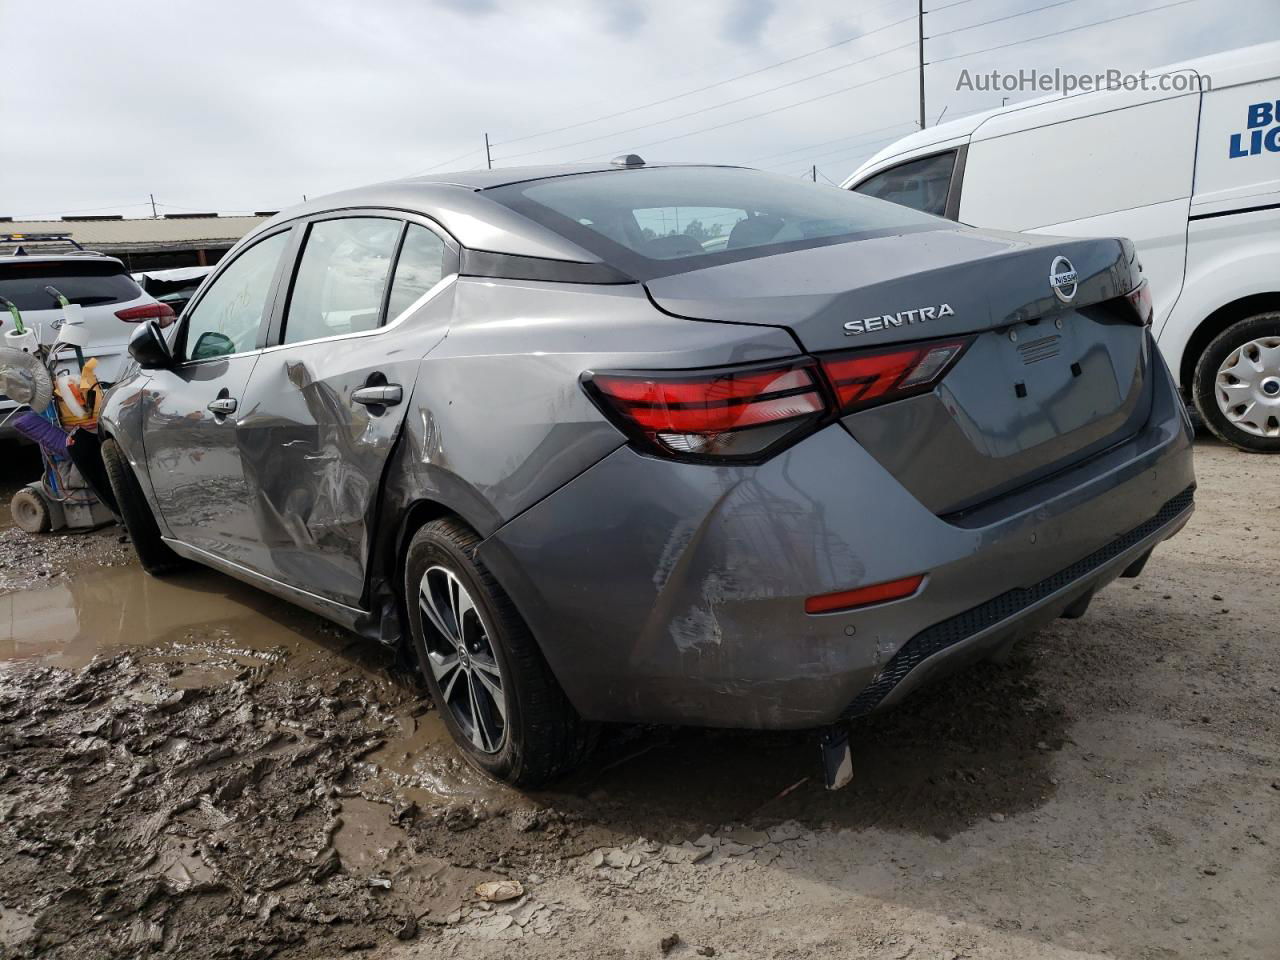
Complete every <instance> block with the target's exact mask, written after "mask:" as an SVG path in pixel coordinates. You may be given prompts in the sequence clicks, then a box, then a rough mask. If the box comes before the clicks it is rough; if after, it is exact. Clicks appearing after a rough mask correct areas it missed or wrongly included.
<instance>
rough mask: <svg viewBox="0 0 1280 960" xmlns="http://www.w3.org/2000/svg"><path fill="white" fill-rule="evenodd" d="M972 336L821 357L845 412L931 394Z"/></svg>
mask: <svg viewBox="0 0 1280 960" xmlns="http://www.w3.org/2000/svg"><path fill="white" fill-rule="evenodd" d="M970 342H971V338H968V339H964V338H962V339H956V340H946V341H943V342H937V341H934V342H932V343H919V344H911V345H909V346H900V347H891V348H888V349H885V350H859V351H858V352H856V353H841V354H831V355H828V356H824V357H821V358H820V360H821V364H822V372H823V373H824V374H825V375H826V377H827V380H828V381H829V382H830V383H831V387H832V389H833V390H834V391H835V396H836V400H837V401H838V402H839V404H840V412H841V413H849V412H851V411H853V410H862V409H864V408H866V407H870V406H875V405H877V404H881V403H888V402H889V401H890V400H901V399H902V398H903V397H909V396H913V395H915V394H918V393H927V392H928V391H929V390H932V389H933V387H934V386H935V385H936V384H937V382H938V381H939V380H941V379H942V378H943V377H944V376H946V374H947V371H948V370H950V369H951V368H952V367H953V366H955V364H956V361H957V360H959V359H960V355H961V354H962V353H964V351H965V348H966V347H968V346H969V343H970Z"/></svg>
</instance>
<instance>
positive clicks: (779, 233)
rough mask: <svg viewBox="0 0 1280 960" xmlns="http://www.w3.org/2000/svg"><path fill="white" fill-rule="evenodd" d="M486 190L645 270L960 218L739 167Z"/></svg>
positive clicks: (625, 173) (936, 225) (653, 273)
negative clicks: (927, 213) (928, 213)
mask: <svg viewBox="0 0 1280 960" xmlns="http://www.w3.org/2000/svg"><path fill="white" fill-rule="evenodd" d="M486 193H487V195H489V196H491V197H492V198H493V199H495V200H498V201H499V202H501V203H504V204H506V205H507V206H509V207H511V208H513V209H515V210H517V211H519V212H520V213H523V214H524V215H525V216H527V217H529V218H530V219H533V220H536V221H538V222H539V223H542V224H544V225H546V226H548V227H550V228H552V229H554V230H555V231H556V232H557V233H561V234H563V235H564V236H566V237H568V238H569V239H571V240H573V241H574V242H576V243H578V244H579V245H581V246H582V247H584V248H586V249H587V250H589V251H591V252H592V253H595V254H596V255H598V256H599V257H601V259H603V260H604V261H605V262H607V263H612V264H614V265H616V266H618V267H620V268H621V269H623V270H625V271H627V272H628V273H631V274H632V275H634V276H636V277H637V278H638V279H648V278H652V277H657V276H665V275H667V274H671V273H679V272H683V271H685V270H693V269H697V268H698V267H702V266H710V265H712V264H714V263H724V262H728V261H732V260H742V259H748V258H751V257H760V256H767V255H769V254H772V253H779V252H783V251H786V250H793V249H802V248H804V247H806V246H821V245H826V244H829V243H842V242H846V241H850V240H857V239H861V238H864V237H868V236H881V235H884V234H886V233H903V232H908V231H915V230H937V229H944V228H947V227H950V226H952V224H949V223H947V222H946V221H942V220H939V219H937V218H935V217H931V216H927V215H925V214H922V213H918V212H916V211H914V210H909V209H906V208H904V207H901V206H898V205H896V204H891V203H885V202H883V201H880V200H875V199H873V198H870V197H865V196H862V195H860V194H856V193H850V192H849V191H847V190H840V189H838V188H836V187H829V186H821V185H818V184H815V183H811V182H809V181H805V180H797V179H792V178H789V177H780V176H775V175H773V174H768V173H760V172H759V171H756V170H743V169H737V168H732V167H657V168H653V169H647V170H619V171H606V172H601V173H588V174H580V175H576V176H568V177H556V178H552V179H547V180H534V181H528V182H525V183H517V184H512V185H510V186H507V187H500V188H498V189H495V190H490V191H486Z"/></svg>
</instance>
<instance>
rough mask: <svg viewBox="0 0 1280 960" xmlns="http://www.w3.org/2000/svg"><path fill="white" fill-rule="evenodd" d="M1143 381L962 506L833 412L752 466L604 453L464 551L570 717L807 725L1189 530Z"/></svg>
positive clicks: (1182, 483) (897, 684) (1071, 597)
mask: <svg viewBox="0 0 1280 960" xmlns="http://www.w3.org/2000/svg"><path fill="white" fill-rule="evenodd" d="M1154 373H1155V376H1154V383H1153V387H1154V397H1153V405H1152V411H1151V416H1150V418H1149V420H1148V422H1147V424H1146V425H1145V427H1144V428H1143V429H1142V430H1141V431H1140V432H1139V433H1138V434H1137V435H1135V436H1134V437H1132V438H1130V439H1129V440H1127V441H1125V442H1124V443H1122V444H1119V445H1117V446H1116V447H1113V448H1111V449H1110V450H1107V451H1105V452H1103V453H1101V454H1098V455H1096V456H1094V457H1093V458H1091V459H1090V460H1088V461H1087V462H1084V463H1081V464H1078V465H1076V466H1075V467H1073V468H1072V469H1070V470H1069V471H1066V472H1064V473H1061V474H1058V475H1056V476H1053V477H1050V478H1047V479H1045V480H1043V481H1041V482H1040V483H1038V484H1036V485H1035V486H1033V487H1029V488H1026V489H1023V490H1021V491H1017V492H1015V493H1012V494H1009V495H1007V496H1005V497H1003V498H1001V499H1000V500H999V501H996V502H994V503H989V504H986V505H984V506H982V507H981V508H979V509H977V510H974V511H971V512H970V513H968V514H966V515H965V516H963V517H960V518H955V517H952V518H942V517H938V516H936V515H934V514H933V513H931V512H930V511H929V510H927V509H926V508H925V507H924V506H923V505H921V504H920V502H919V501H917V500H916V499H914V498H913V497H912V496H911V495H910V494H908V493H907V492H906V491H905V490H904V489H903V488H902V486H901V485H900V484H898V483H897V482H896V481H895V480H894V479H893V477H892V476H890V475H889V474H888V473H887V472H886V471H885V470H884V468H882V467H881V466H880V465H879V463H877V462H876V460H875V459H874V458H872V457H871V456H870V455H869V454H868V453H867V452H866V451H865V450H864V449H862V448H861V447H860V446H859V445H858V444H857V443H855V442H853V441H852V439H851V438H850V436H849V435H848V434H847V433H846V432H845V431H844V429H843V428H842V427H840V426H839V425H833V426H831V427H829V428H827V429H825V430H822V431H820V432H819V433H816V434H814V435H813V436H811V437H809V438H807V439H806V440H804V441H803V442H801V443H799V444H797V445H796V446H794V447H792V448H790V449H789V450H787V451H786V452H784V453H783V454H781V455H779V456H778V457H775V458H774V459H772V460H770V461H769V462H767V463H765V464H763V465H761V466H758V467H724V468H721V467H706V466H700V465H687V464H675V463H669V462H665V461H659V460H655V459H651V458H647V457H644V456H641V455H639V454H637V453H635V452H634V451H632V450H630V449H629V448H623V449H620V450H618V451H616V452H615V453H613V454H611V455H610V456H609V457H606V458H605V459H604V460H603V461H601V462H600V463H598V464H597V465H596V466H594V467H592V468H591V469H590V470H588V471H586V472H585V473H583V474H582V475H580V476H579V477H577V478H576V479H575V480H573V481H572V482H571V483H569V484H567V485H565V486H564V487H562V488H561V489H560V490H558V491H557V492H556V493H554V494H552V495H551V496H550V497H548V498H546V499H545V500H543V501H541V502H540V503H538V504H537V505H535V506H534V507H532V508H531V509H529V510H528V511H526V512H525V513H523V514H521V515H520V516H519V517H517V518H515V519H514V520H512V521H511V522H510V523H508V524H506V525H505V526H504V527H502V528H501V529H500V530H499V531H498V532H497V533H495V534H494V535H493V536H492V537H491V538H489V539H488V540H487V541H485V543H484V544H483V545H482V547H481V556H482V558H483V559H484V560H485V561H486V563H487V564H488V565H489V566H490V568H491V569H492V570H493V571H494V573H495V574H496V575H497V577H498V579H499V580H500V582H502V584H503V585H504V587H505V588H506V589H507V591H508V592H509V593H510V594H511V596H512V599H513V600H514V602H515V603H516V606H517V607H518V608H519V610H520V611H521V613H522V614H523V615H524V617H525V619H526V620H527V621H528V623H529V625H530V627H531V629H532V630H533V632H534V635H535V636H536V637H537V638H538V641H539V643H540V645H541V647H542V649H543V652H544V654H545V655H546V657H547V660H548V662H549V664H550V665H551V668H552V670H553V671H554V672H555V674H556V676H557V678H558V679H559V680H560V682H561V684H562V686H563V687H564V689H565V691H566V693H567V694H568V696H569V698H570V700H571V701H572V702H573V703H574V705H575V707H577V709H578V710H579V712H580V713H581V714H582V715H583V716H584V717H587V718H589V719H593V720H614V721H629V722H664V723H679V724H698V725H708V726H728V727H748V728H804V727H813V726H819V725H822V724H825V723H830V722H832V721H835V720H837V719H839V718H840V717H841V716H846V715H849V714H860V713H866V712H869V711H870V710H874V709H879V708H881V707H884V706H888V705H890V704H892V703H894V702H897V701H898V700H900V699H901V698H902V697H904V696H905V695H906V694H907V693H908V692H909V691H910V690H911V689H913V688H915V687H916V686H918V685H919V684H920V683H921V682H923V681H924V680H926V679H929V678H931V677H933V676H935V675H937V673H939V672H940V671H942V670H944V669H946V668H948V667H951V666H955V665H958V664H960V663H963V662H965V661H966V660H968V659H970V658H972V657H975V656H978V655H980V654H981V653H982V652H983V651H985V650H986V649H988V648H989V647H992V646H995V645H998V644H1000V643H1002V642H1004V641H1005V640H1006V639H1008V638H1009V637H1011V636H1013V635H1016V634H1017V633H1019V632H1023V631H1027V630H1031V629H1034V628H1035V627H1036V626H1037V625H1038V624H1040V623H1043V622H1044V621H1045V620H1047V619H1051V618H1053V617H1055V616H1058V615H1059V614H1061V613H1062V612H1063V610H1065V609H1067V608H1068V607H1069V606H1070V605H1071V604H1072V603H1073V602H1075V601H1076V600H1077V599H1078V598H1080V597H1081V596H1082V595H1084V594H1090V593H1092V592H1093V591H1096V590H1097V589H1099V588H1100V587H1101V586H1103V585H1105V584H1106V583H1108V582H1110V580H1112V579H1114V578H1115V577H1116V576H1118V575H1119V574H1120V573H1121V572H1122V571H1123V570H1124V569H1125V568H1126V567H1128V566H1130V565H1131V564H1132V563H1133V562H1134V561H1135V560H1137V559H1139V558H1141V557H1142V556H1143V555H1144V554H1145V553H1146V552H1148V551H1149V550H1150V549H1152V548H1153V547H1154V545H1156V544H1157V543H1159V542H1160V541H1161V540H1162V539H1164V538H1166V537H1168V536H1171V535H1172V534H1173V533H1174V532H1176V531H1177V530H1178V529H1179V527H1180V526H1181V525H1182V524H1183V523H1185V522H1186V519H1187V517H1188V516H1189V515H1190V510H1191V506H1190V491H1191V490H1192V489H1193V487H1194V482H1195V480H1194V474H1193V471H1192V463H1191V439H1192V438H1191V432H1190V427H1189V424H1188V421H1187V418H1186V414H1185V411H1184V410H1183V408H1182V403H1181V400H1180V399H1179V398H1178V396H1177V393H1176V391H1175V390H1174V387H1173V383H1172V380H1171V378H1170V377H1169V375H1168V372H1167V371H1166V370H1165V369H1164V367H1163V365H1162V364H1159V363H1156V364H1155V370H1154ZM920 573H923V574H926V580H925V582H924V584H923V586H922V587H921V589H920V590H919V591H918V592H917V593H916V594H915V595H914V596H912V597H910V598H907V599H904V600H899V601H895V602H891V603H885V604H881V605H879V606H875V607H870V608H865V609H862V610H858V611H853V612H836V613H829V614H823V615H818V616H811V615H808V614H806V613H805V612H804V599H805V598H806V597H808V596H812V595H815V594H820V593H827V592H832V591H836V590H847V589H851V588H855V587H858V586H863V585H867V584H873V583H881V582H885V581H890V580H896V579H899V578H902V577H906V576H911V575H914V574H920ZM851 705H852V706H851Z"/></svg>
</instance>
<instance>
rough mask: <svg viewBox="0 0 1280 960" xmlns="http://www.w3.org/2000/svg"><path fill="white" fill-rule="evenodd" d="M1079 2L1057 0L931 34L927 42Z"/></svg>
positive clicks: (1075, 0)
mask: <svg viewBox="0 0 1280 960" xmlns="http://www.w3.org/2000/svg"><path fill="white" fill-rule="evenodd" d="M1078 2H1079V0H1055V2H1054V3H1046V4H1045V5H1044V6H1042V7H1032V8H1031V9H1030V10H1022V11H1020V12H1019V13H1010V14H1007V15H1005V16H1003V17H995V18H994V19H991V20H983V21H981V22H980V23H971V24H969V25H968V26H967V27H956V28H955V29H954V30H943V31H942V32H941V33H931V34H929V35H928V36H926V37H925V39H926V40H934V39H936V38H938V37H945V36H948V35H950V34H953V33H964V32H965V31H966V30H976V29H977V28H978V27H989V26H991V24H993V23H1003V22H1004V21H1006V20H1016V19H1018V17H1026V16H1030V15H1031V14H1033V13H1039V12H1040V11H1041V10H1051V9H1053V8H1054V7H1065V6H1066V5H1067V4H1068V3H1078Z"/></svg>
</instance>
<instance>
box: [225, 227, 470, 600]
mask: <svg viewBox="0 0 1280 960" xmlns="http://www.w3.org/2000/svg"><path fill="white" fill-rule="evenodd" d="M299 233H300V239H299V241H298V245H299V247H300V252H299V253H298V255H297V258H296V267H295V269H294V272H293V277H292V281H291V282H290V283H289V284H288V294H287V301H286V303H285V306H284V308H283V310H281V311H278V312H277V316H276V317H274V318H273V320H272V323H271V329H270V331H269V333H268V337H267V339H268V345H267V349H265V350H264V351H263V353H262V356H261V358H260V359H259V362H258V364H257V365H256V366H255V368H254V370H253V373H252V375H251V377H250V380H249V384H248V387H247V388H246V391H245V401H246V402H245V404H244V414H243V416H242V417H241V419H240V421H239V423H238V424H237V428H236V430H237V436H238V441H239V446H240V455H241V458H242V460H243V462H244V467H245V476H246V483H247V487H248V497H249V503H250V506H251V509H252V512H253V513H254V515H255V519H256V525H257V532H258V538H259V540H258V546H257V556H256V557H255V560H254V563H253V566H254V567H255V568H256V569H258V570H259V571H260V572H262V573H264V574H266V575H267V576H270V577H272V578H274V579H277V580H279V581H281V582H283V583H286V584H289V585H291V586H295V587H300V588H303V589H305V590H307V591H308V592H310V593H313V594H317V595H319V596H321V597H323V598H325V599H327V600H330V601H335V602H337V603H340V604H344V605H347V606H356V605H358V604H359V602H360V600H361V596H362V593H363V591H364V582H365V572H366V569H367V566H368V557H369V550H370V544H371V540H372V536H371V534H372V525H373V521H374V517H375V514H376V510H377V507H378V502H379V491H380V488H381V482H382V475H383V471H384V468H385V466H386V463H387V458H388V456H389V454H390V452H391V450H392V447H393V445H394V443H395V440H396V437H397V435H398V433H399V429H400V424H401V423H402V421H403V419H404V412H405V410H406V409H407V407H408V401H409V394H410V392H411V390H412V389H413V383H414V378H415V376H416V374H417V370H418V364H419V361H420V360H421V358H422V356H423V355H424V354H425V353H426V352H427V351H429V350H430V349H431V347H432V346H434V345H435V344H436V343H438V342H439V341H440V340H441V339H442V338H443V336H444V333H445V331H446V329H447V324H448V319H449V315H450V304H451V302H452V297H451V289H450V288H451V286H452V285H451V283H450V281H451V280H452V278H453V275H454V274H455V273H456V264H457V253H456V247H455V246H454V245H453V243H452V241H450V240H448V239H447V238H446V236H445V235H443V234H442V233H441V232H439V231H437V230H435V229H432V228H431V227H429V226H426V225H424V224H423V223H415V222H411V221H409V220H408V219H406V218H404V217H403V216H397V215H392V214H387V213H378V212H371V213H369V214H367V215H352V214H351V213H350V212H346V211H344V212H343V213H341V214H332V213H331V214H327V215H324V216H321V217H317V218H314V219H312V220H311V221H310V222H308V223H306V224H305V225H303V226H301V227H300V228H299ZM419 310H427V311H429V312H430V314H431V315H432V316H433V317H435V318H437V322H434V323H431V322H428V323H425V324H423V323H416V324H414V325H413V326H414V333H412V334H407V335H401V333H399V332H397V333H395V334H394V335H387V334H388V333H390V332H391V331H392V330H393V328H396V327H398V326H399V321H400V320H401V319H403V318H404V317H407V316H408V315H409V314H411V313H415V312H417V311H419Z"/></svg>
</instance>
